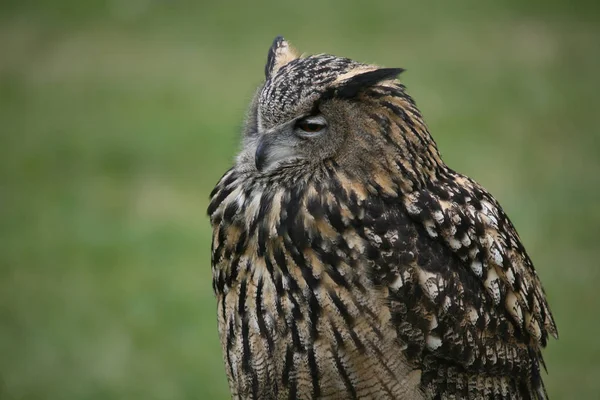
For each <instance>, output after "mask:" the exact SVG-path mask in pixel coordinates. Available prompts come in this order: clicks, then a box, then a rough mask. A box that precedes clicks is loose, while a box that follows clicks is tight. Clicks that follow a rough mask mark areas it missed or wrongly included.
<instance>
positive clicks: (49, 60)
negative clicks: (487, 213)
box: [0, 0, 600, 400]
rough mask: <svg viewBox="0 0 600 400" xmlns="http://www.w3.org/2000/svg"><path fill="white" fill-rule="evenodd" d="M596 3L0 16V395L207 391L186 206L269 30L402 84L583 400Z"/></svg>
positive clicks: (593, 390) (201, 295) (551, 386)
mask: <svg viewBox="0 0 600 400" xmlns="http://www.w3.org/2000/svg"><path fill="white" fill-rule="evenodd" d="M598 4H600V3H597V2H589V3H584V2H579V3H577V2H567V1H564V2H557V1H554V2H541V1H539V2H538V1H534V2H531V1H530V2H522V1H516V0H513V1H509V2H491V1H489V2H488V1H453V2H434V1H422V2H415V1H411V2H398V1H389V2H361V1H337V2H325V1H316V0H310V1H303V2H300V1H297V2H286V1H279V2H271V3H259V2H251V3H248V2H242V1H223V2H213V3H212V4H204V3H203V2H192V1H184V0H180V1H177V0H171V1H166V0H110V1H108V0H107V1H100V0H89V1H75V0H53V1H43V0H38V1H33V0H4V1H3V2H2V3H1V4H0V398H2V399H5V398H6V399H51V400H53V399H61V400H71V399H73V400H74V399H118V398H119V399H120V398H123V399H138V398H139V399H187V398H189V399H192V398H194V399H196V398H204V399H208V398H227V397H228V390H227V385H226V381H225V371H224V368H223V364H222V360H221V350H220V345H219V341H218V336H217V329H216V317H215V308H216V306H215V302H214V299H213V295H212V288H211V278H210V255H209V249H210V227H209V224H208V220H207V218H206V216H205V209H206V206H207V198H208V194H209V192H210V190H211V189H212V186H213V185H214V183H215V182H216V181H217V180H218V178H219V177H220V175H221V174H222V173H223V172H224V171H225V170H226V168H227V167H228V166H229V165H230V164H231V162H232V158H233V156H234V154H235V151H236V148H237V140H238V132H239V127H240V125H241V122H242V119H243V115H244V113H245V107H246V104H247V102H248V101H249V99H250V98H251V96H252V93H253V90H254V88H255V86H256V85H257V84H259V83H260V81H261V79H262V73H263V65H264V62H265V57H266V52H267V49H268V47H269V45H270V43H271V41H272V39H273V37H274V36H276V35H278V34H283V35H285V36H286V38H288V39H289V40H290V41H291V42H292V43H293V44H295V45H296V46H297V47H298V48H299V49H300V50H301V51H306V52H308V53H319V52H330V53H335V54H338V55H343V56H348V57H351V58H355V59H357V60H361V61H365V62H374V63H379V64H383V65H385V66H390V67H396V66H401V67H404V68H406V69H407V72H406V73H404V74H403V75H402V76H401V79H402V80H403V81H404V83H405V84H406V85H407V86H408V90H409V92H410V93H411V94H412V95H413V96H414V97H415V99H416V100H417V103H418V104H419V105H420V107H421V109H422V111H423V114H424V115H425V118H426V120H427V122H428V124H429V126H430V128H431V131H432V133H433V135H434V137H435V139H436V140H437V142H438V144H439V146H440V148H441V150H442V154H443V155H444V157H445V159H446V161H447V163H448V164H449V165H450V166H451V167H453V168H455V169H457V170H459V171H461V172H463V173H466V174H468V175H470V176H472V177H474V178H475V179H477V180H478V181H480V182H481V183H482V184H483V185H484V186H486V187H487V188H489V189H490V190H491V191H492V193H493V194H494V195H495V196H496V197H497V198H498V199H499V200H500V202H501V203H502V204H503V205H504V207H505V209H506V211H507V213H508V214H509V215H510V216H511V218H512V219H513V221H514V223H515V225H516V226H517V228H518V230H519V232H520V234H521V237H522V239H523V241H524V243H525V245H526V247H527V249H528V250H529V253H530V255H531V257H532V258H533V260H534V263H535V265H536V267H537V270H538V273H539V275H540V276H541V278H542V281H543V282H544V284H545V287H546V291H547V294H548V297H549V299H550V304H551V306H552V308H553V310H554V313H555V316H556V320H557V323H558V326H559V331H560V334H561V338H560V340H559V341H552V342H551V343H550V346H549V348H548V350H547V351H546V352H545V354H546V357H545V358H546V361H547V364H548V369H549V373H550V375H549V376H548V377H547V378H546V382H547V387H548V391H549V393H550V395H551V398H553V399H587V398H589V399H591V398H596V397H597V394H598V393H599V392H600V379H598V377H600V345H599V341H598V336H599V335H600V322H599V318H598V317H597V315H598V313H599V310H600V295H599V293H598V285H599V284H600V266H599V265H598V260H599V259H600V244H599V242H598V241H599V240H600V208H599V206H598V202H599V199H600V156H599V155H600V132H599V126H600V124H599V122H598V121H599V118H598V111H599V110H600V94H599V93H600V85H599V82H600V73H599V71H600V50H599V49H600V47H599V43H600V23H599V19H598V16H599V15H600V12H599V8H600V7H599V6H598Z"/></svg>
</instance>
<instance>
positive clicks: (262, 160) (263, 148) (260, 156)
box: [254, 138, 269, 172]
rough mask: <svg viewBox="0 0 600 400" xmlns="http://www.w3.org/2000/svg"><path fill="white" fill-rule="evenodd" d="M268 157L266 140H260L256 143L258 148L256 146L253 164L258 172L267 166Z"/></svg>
mask: <svg viewBox="0 0 600 400" xmlns="http://www.w3.org/2000/svg"><path fill="white" fill-rule="evenodd" d="M268 156H269V143H268V139H266V138H261V139H260V141H259V142H258V146H256V153H254V163H255V164H256V169H257V170H259V171H260V172H262V171H263V169H264V168H265V167H266V165H267V158H268Z"/></svg>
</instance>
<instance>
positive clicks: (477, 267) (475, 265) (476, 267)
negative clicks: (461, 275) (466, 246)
mask: <svg viewBox="0 0 600 400" xmlns="http://www.w3.org/2000/svg"><path fill="white" fill-rule="evenodd" d="M471 270H472V271H473V272H474V273H475V275H477V276H479V277H481V276H482V275H483V264H481V261H479V260H475V261H473V262H472V263H471Z"/></svg>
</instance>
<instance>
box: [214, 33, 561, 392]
mask: <svg viewBox="0 0 600 400" xmlns="http://www.w3.org/2000/svg"><path fill="white" fill-rule="evenodd" d="M399 72H400V70H397V69H385V68H378V67H374V66H370V65H365V64H360V63H357V62H354V61H351V60H348V59H344V58H338V57H334V56H329V55H319V56H310V57H307V58H300V57H298V55H297V54H296V53H295V52H294V51H293V50H292V49H291V48H290V47H289V45H288V44H287V42H285V41H284V40H283V39H281V38H278V39H276V40H275V42H274V44H273V46H272V48H271V49H270V51H269V57H268V60H267V66H266V81H265V84H264V85H263V86H262V87H261V88H260V89H259V91H258V93H257V95H256V97H255V99H254V101H253V103H252V105H251V108H250V112H249V116H248V120H247V123H246V128H245V131H244V137H243V148H242V151H241V152H240V154H239V155H238V158H237V160H236V164H235V166H234V167H233V168H232V169H230V170H229V171H228V172H227V173H225V175H224V176H223V177H222V178H221V180H220V182H219V183H218V184H217V186H216V187H215V189H214V191H213V193H212V194H211V203H210V206H209V209H208V213H209V215H210V218H211V223H212V225H213V230H214V234H213V242H212V266H213V287H214V290H215V293H216V296H217V304H218V306H217V308H218V327H219V335H220V339H221V345H222V349H223V356H224V361H225V365H226V370H227V375H228V380H229V385H230V389H231V392H232V395H233V397H234V398H255V399H259V398H260V399H283V398H286V399H287V398H290V399H295V398H332V399H338V398H339V399H346V398H373V399H385V398H388V399H430V398H465V399H467V398H473V399H474V398H505V399H509V398H511V399H513V398H515V399H518V398H544V397H545V391H544V389H543V383H542V381H541V376H540V364H541V363H543V361H542V358H541V353H540V349H541V347H543V346H545V344H546V340H547V337H548V335H549V334H552V335H555V334H556V328H555V325H554V322H553V320H552V316H551V314H550V311H549V309H548V306H547V303H546V299H545V296H544V293H543V290H542V288H541V284H540V282H539V279H538V277H537V275H536V273H535V271H534V269H533V266H532V264H531V261H530V260H529V258H528V256H527V254H526V252H525V250H524V248H523V246H522V245H521V243H520V240H519V238H518V236H517V234H516V231H515V230H514V227H513V226H512V224H511V223H510V221H509V219H508V218H507V217H506V215H505V214H504V213H503V212H502V209H501V208H500V206H499V205H498V204H497V202H496V201H495V200H494V199H493V197H492V196H491V195H490V194H489V193H488V192H486V191H485V190H484V189H483V188H481V187H480V186H479V185H478V184H477V183H475V182H474V181H472V180H470V179H469V178H467V177H465V176H463V175H460V174H458V173H456V172H454V171H453V170H451V169H450V168H448V167H447V166H446V165H445V164H444V163H443V161H442V160H441V158H440V155H439V152H438V150H437V147H436V145H435V142H434V141H433V139H432V138H431V136H430V135H429V133H428V131H427V128H426V126H425V124H424V122H423V120H422V117H421V115H420V113H419V111H418V109H417V108H416V105H415V103H414V101H413V100H412V99H411V98H410V97H409V96H408V95H407V94H406V93H405V89H404V87H403V86H402V85H401V84H399V83H398V82H397V81H396V80H395V76H396V75H397V74H398V73H399Z"/></svg>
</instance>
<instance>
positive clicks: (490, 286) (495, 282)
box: [485, 267, 500, 304]
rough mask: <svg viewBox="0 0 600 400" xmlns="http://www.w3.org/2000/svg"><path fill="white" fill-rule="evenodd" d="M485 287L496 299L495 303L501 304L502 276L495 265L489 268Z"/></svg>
mask: <svg viewBox="0 0 600 400" xmlns="http://www.w3.org/2000/svg"><path fill="white" fill-rule="evenodd" d="M485 287H486V288H487V290H488V292H489V294H490V296H492V299H494V304H500V278H499V277H498V273H497V272H496V270H495V269H494V267H492V268H490V269H488V272H487V279H486V280H485Z"/></svg>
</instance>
